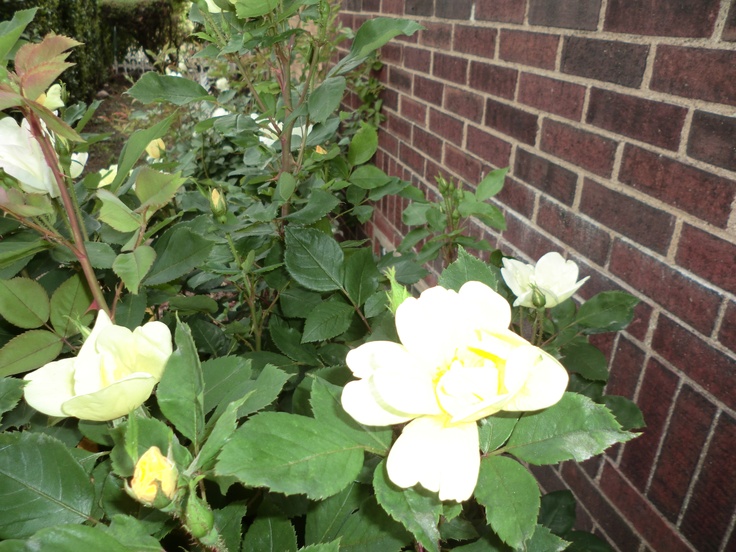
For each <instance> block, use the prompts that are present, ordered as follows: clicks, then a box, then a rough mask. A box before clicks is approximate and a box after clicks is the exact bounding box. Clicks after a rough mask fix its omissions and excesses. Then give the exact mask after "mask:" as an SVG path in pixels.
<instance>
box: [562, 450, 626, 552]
mask: <svg viewBox="0 0 736 552" xmlns="http://www.w3.org/2000/svg"><path fill="white" fill-rule="evenodd" d="M562 477H563V479H564V480H565V482H566V483H567V484H568V485H569V487H570V490H572V492H573V493H574V494H575V496H576V497H577V499H578V501H579V503H581V504H582V505H584V506H585V507H586V508H587V509H588V511H589V512H590V513H591V514H592V515H593V517H594V518H595V520H596V521H597V522H598V523H599V524H600V526H601V528H602V529H603V531H604V532H605V534H606V536H608V537H609V538H610V539H611V541H612V542H614V543H615V544H616V546H617V547H618V549H619V550H625V551H626V552H633V551H634V550H638V548H639V538H638V537H637V536H636V534H635V533H634V531H633V530H632V529H631V527H630V526H629V524H628V522H627V521H626V520H625V519H623V518H622V517H621V516H620V515H619V513H618V512H617V511H616V510H615V509H614V508H613V507H612V506H611V504H610V502H609V501H608V500H607V499H606V498H605V497H604V496H603V495H602V494H601V491H600V489H598V488H597V487H596V486H595V485H594V484H593V483H592V482H591V481H590V479H589V478H588V477H587V476H586V475H585V474H584V472H583V470H582V469H581V468H580V467H579V466H578V465H577V464H575V463H574V462H565V463H564V464H563V465H562Z"/></svg>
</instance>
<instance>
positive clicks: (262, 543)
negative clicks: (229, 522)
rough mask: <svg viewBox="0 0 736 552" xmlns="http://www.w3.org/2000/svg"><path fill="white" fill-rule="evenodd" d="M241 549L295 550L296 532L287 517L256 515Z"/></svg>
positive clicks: (282, 551)
mask: <svg viewBox="0 0 736 552" xmlns="http://www.w3.org/2000/svg"><path fill="white" fill-rule="evenodd" d="M241 550H264V551H265V550H272V551H274V552H276V551H278V552H296V532H295V531H294V527H293V525H291V523H290V522H289V520H288V519H285V518H282V517H276V516H268V517H258V518H256V520H255V521H254V522H253V523H252V525H251V526H250V527H249V528H248V532H247V533H246V534H245V537H244V538H243V544H242V546H241Z"/></svg>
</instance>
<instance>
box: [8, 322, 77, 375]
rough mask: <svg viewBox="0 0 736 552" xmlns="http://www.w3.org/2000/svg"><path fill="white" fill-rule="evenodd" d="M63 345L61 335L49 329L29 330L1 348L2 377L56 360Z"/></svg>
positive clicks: (33, 368)
mask: <svg viewBox="0 0 736 552" xmlns="http://www.w3.org/2000/svg"><path fill="white" fill-rule="evenodd" d="M62 346H63V343H62V340H61V337H59V336H58V335H56V334H55V333H52V332H49V331H47V330H28V331H27V332H23V333H22V334H20V335H18V336H16V337H14V338H13V339H11V340H10V341H8V342H7V343H6V344H5V345H4V346H3V348H2V349H0V377H4V376H12V375H13V374H19V373H21V372H28V371H29V370H35V369H36V368H39V367H41V366H43V365H44V364H48V363H49V362H51V361H52V360H54V359H55V358H56V357H57V356H59V353H60V352H61V348H62Z"/></svg>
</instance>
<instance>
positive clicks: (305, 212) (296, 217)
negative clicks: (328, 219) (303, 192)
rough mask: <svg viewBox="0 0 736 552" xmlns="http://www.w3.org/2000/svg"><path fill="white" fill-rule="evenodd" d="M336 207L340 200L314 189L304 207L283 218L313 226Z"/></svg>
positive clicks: (328, 193)
mask: <svg viewBox="0 0 736 552" xmlns="http://www.w3.org/2000/svg"><path fill="white" fill-rule="evenodd" d="M338 205H340V200H339V199H337V197H335V196H334V195H333V194H331V193H330V192H325V191H324V190H320V189H319V188H315V189H314V190H312V193H311V194H309V200H308V201H307V204H306V205H305V206H304V207H302V208H301V209H299V210H298V211H295V212H293V213H291V214H290V215H287V216H285V217H284V218H285V219H286V220H288V221H291V222H293V223H296V224H313V223H315V222H317V221H318V220H320V219H322V218H324V217H325V216H326V215H327V214H328V213H330V212H332V210H333V209H334V208H335V207H337V206H338Z"/></svg>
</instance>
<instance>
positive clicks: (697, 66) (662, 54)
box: [650, 45, 736, 105]
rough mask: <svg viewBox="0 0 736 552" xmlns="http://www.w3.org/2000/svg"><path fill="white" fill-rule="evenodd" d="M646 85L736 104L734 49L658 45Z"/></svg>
mask: <svg viewBox="0 0 736 552" xmlns="http://www.w3.org/2000/svg"><path fill="white" fill-rule="evenodd" d="M703 75H708V78H703ZM650 87H651V89H652V90H659V91H660V92H667V93H668V94H675V95H676V96H684V97H686V98H695V99H699V100H706V101H709V102H718V103H722V104H727V105H736V52H734V51H732V50H707V49H705V48H683V47H680V46H667V45H660V46H658V47H657V57H655V58H654V72H653V74H652V82H651V84H650Z"/></svg>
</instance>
